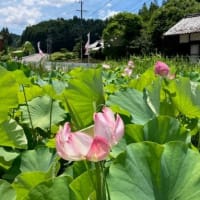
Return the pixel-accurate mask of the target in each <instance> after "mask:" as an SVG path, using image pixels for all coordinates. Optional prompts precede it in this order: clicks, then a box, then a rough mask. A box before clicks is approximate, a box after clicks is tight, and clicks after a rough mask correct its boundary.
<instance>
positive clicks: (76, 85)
mask: <svg viewBox="0 0 200 200" xmlns="http://www.w3.org/2000/svg"><path fill="white" fill-rule="evenodd" d="M70 75H71V76H72V78H71V80H70V81H69V86H68V88H67V89H66V90H65V91H64V93H63V101H65V103H66V105H67V107H68V110H69V112H70V115H71V118H72V123H73V126H74V128H75V129H82V128H84V127H86V126H88V125H90V124H91V123H92V122H93V113H94V112H95V111H97V110H99V109H100V108H101V107H102V105H103V104H104V94H103V84H102V77H101V68H97V69H80V68H77V69H74V70H73V71H71V73H70Z"/></svg>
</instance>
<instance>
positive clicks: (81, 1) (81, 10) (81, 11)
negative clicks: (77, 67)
mask: <svg viewBox="0 0 200 200" xmlns="http://www.w3.org/2000/svg"><path fill="white" fill-rule="evenodd" d="M79 3H80V5H81V9H80V10H77V11H79V12H80V13H81V24H80V33H81V35H80V37H81V41H80V43H81V62H82V61H83V12H85V11H86V10H83V0H80V1H79Z"/></svg>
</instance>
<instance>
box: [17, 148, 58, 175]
mask: <svg viewBox="0 0 200 200" xmlns="http://www.w3.org/2000/svg"><path fill="white" fill-rule="evenodd" d="M56 161H57V156H56V154H55V152H54V151H53V150H50V149H48V148H45V147H40V148H37V149H34V150H28V151H25V152H23V153H22V155H21V166H20V170H21V171H22V172H30V171H43V172H48V171H49V170H56ZM52 173H54V172H53V171H52ZM55 173H56V172H55Z"/></svg>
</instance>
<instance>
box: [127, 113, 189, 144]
mask: <svg viewBox="0 0 200 200" xmlns="http://www.w3.org/2000/svg"><path fill="white" fill-rule="evenodd" d="M125 135H127V136H126V137H128V139H129V143H130V138H131V139H132V142H142V141H152V142H156V143H159V144H164V143H167V142H169V141H175V140H180V141H183V142H190V141H189V139H190V137H189V133H188V131H187V129H186V128H185V127H183V126H182V125H181V123H180V122H179V121H178V120H177V119H175V118H173V117H169V116H158V117H155V118H154V119H152V120H150V121H149V122H147V123H146V124H145V125H144V126H143V128H141V126H137V125H134V124H130V125H127V126H126V133H125Z"/></svg>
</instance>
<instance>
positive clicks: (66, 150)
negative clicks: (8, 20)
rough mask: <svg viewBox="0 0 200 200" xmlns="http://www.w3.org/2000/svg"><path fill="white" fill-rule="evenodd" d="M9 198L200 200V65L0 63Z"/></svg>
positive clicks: (0, 140)
mask: <svg viewBox="0 0 200 200" xmlns="http://www.w3.org/2000/svg"><path fill="white" fill-rule="evenodd" d="M0 76H1V79H0V199H1V200H199V199H200V154H199V149H200V120H199V119H200V75H199V69H198V66H195V65H192V66H191V65H190V64H189V63H184V62H183V61H179V62H175V61H174V60H172V59H171V60H170V59H168V60H164V58H162V57H152V58H143V59H142V58H137V57H133V58H132V59H130V60H129V61H124V62H122V61H119V62H112V61H110V62H106V63H102V64H98V65H97V66H95V67H81V66H80V67H76V68H73V69H64V70H63V69H62V70H61V69H57V70H54V69H52V71H45V70H43V69H42V68H41V67H40V68H38V69H31V68H30V67H29V66H24V65H22V64H19V63H1V67H0Z"/></svg>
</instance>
